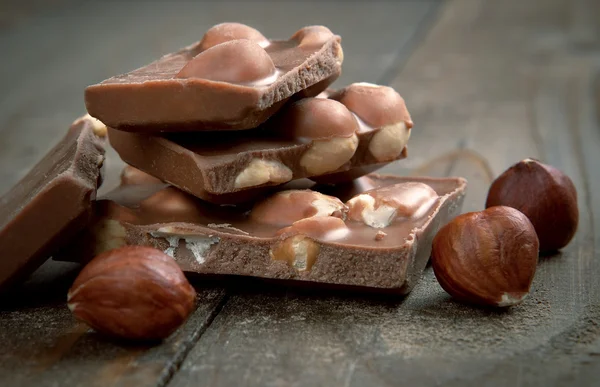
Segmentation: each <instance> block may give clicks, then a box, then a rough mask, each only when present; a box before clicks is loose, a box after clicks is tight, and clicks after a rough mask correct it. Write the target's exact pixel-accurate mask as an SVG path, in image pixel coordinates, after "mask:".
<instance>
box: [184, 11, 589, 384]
mask: <svg viewBox="0 0 600 387" xmlns="http://www.w3.org/2000/svg"><path fill="white" fill-rule="evenodd" d="M582 4H583V2H581V1H579V2H571V1H569V0H544V1H520V0H505V1H483V0H482V1H479V0H456V1H449V2H447V3H446V4H445V6H444V9H443V11H442V13H441V16H440V19H439V20H438V21H437V22H436V25H435V27H434V28H433V29H432V31H431V32H430V34H429V35H428V37H427V38H426V40H425V41H424V42H423V44H422V45H421V46H420V47H419V49H418V50H417V51H416V52H415V53H414V54H413V55H412V56H411V58H410V59H409V61H408V63H407V64H406V66H405V67H404V68H403V70H402V72H401V73H400V74H399V75H398V76H397V77H396V78H395V79H394V80H393V82H392V85H393V86H394V87H396V88H397V89H398V90H399V91H400V92H401V93H402V94H403V95H404V97H405V98H406V100H407V104H408V106H409V109H410V111H411V114H412V116H413V119H414V121H415V129H414V131H413V136H412V138H411V141H410V144H409V147H410V148H409V159H408V160H407V161H406V162H403V163H399V164H395V165H391V166H389V167H386V168H385V170H386V171H388V172H395V173H406V172H408V173H410V172H415V173H418V174H431V175H440V176H443V175H460V176H465V177H467V178H468V179H469V182H470V185H469V189H468V196H467V198H466V202H465V210H466V211H472V210H480V209H482V207H483V205H484V201H485V196H486V194H487V189H488V186H489V183H490V181H491V179H492V178H493V177H494V176H495V175H498V174H499V173H501V172H502V171H503V170H504V169H506V168H507V167H508V166H510V165H511V164H513V163H515V162H517V161H518V160H521V159H523V158H526V157H538V158H540V159H541V160H542V161H544V162H547V163H550V164H553V165H555V166H557V167H559V168H561V169H563V170H564V171H565V172H566V173H567V174H569V175H570V176H571V177H572V178H573V180H574V182H575V184H576V186H577V188H578V191H579V197H578V199H579V203H580V212H581V220H580V228H579V232H578V233H577V235H576V238H575V240H574V241H573V242H572V243H571V244H570V245H569V246H568V247H567V248H565V249H564V250H563V251H562V252H561V253H559V254H556V255H553V256H548V257H544V258H542V259H541V261H540V265H539V269H538V272H537V274H536V278H535V282H534V291H533V293H532V294H531V296H530V297H529V298H528V299H527V300H526V301H525V302H524V303H523V304H522V305H519V306H517V307H514V308H511V309H509V310H506V311H493V310H484V309H475V308H471V307H468V306H464V305H461V304H459V303H456V302H454V301H452V300H451V299H450V297H449V296H448V295H447V294H445V293H444V291H443V290H442V289H441V288H440V287H439V285H438V284H437V281H436V280H435V278H434V276H433V273H432V272H431V270H428V271H426V273H425V274H424V276H423V279H422V281H421V282H420V283H419V284H418V285H417V287H416V288H415V290H414V291H413V292H412V293H411V294H410V295H409V296H408V297H407V298H406V299H404V300H399V301H396V302H391V301H389V300H388V301H381V300H373V299H367V298H359V297H351V298H348V297H341V296H332V295H330V294H327V295H318V294H304V293H298V292H295V291H286V290H283V289H281V290H279V291H271V292H267V291H266V290H264V289H262V290H258V291H254V292H249V291H247V290H246V291H239V292H238V293H237V294H234V295H232V296H231V298H230V299H229V301H228V302H227V303H226V304H225V306H224V307H223V310H222V311H221V313H220V314H219V315H218V316H217V318H216V319H215V320H214V322H213V324H212V325H211V326H210V327H209V328H208V329H207V331H206V333H205V334H204V335H203V336H202V338H201V339H200V341H199V342H198V344H197V345H196V346H195V348H194V349H193V351H192V352H191V353H190V355H189V356H188V358H187V359H186V361H185V362H184V364H183V365H182V367H181V370H180V371H179V372H178V373H177V374H176V375H175V377H174V380H173V385H175V386H192V385H194V386H198V385H200V386H204V385H211V386H228V385H236V384H244V385H251V386H261V385H294V386H312V385H345V386H363V385H382V386H387V385H419V386H434V385H450V386H466V385H473V386H482V385H485V386H514V385H519V386H534V385H535V386H537V385H577V386H593V385H597V381H598V378H599V376H600V374H599V373H600V361H599V360H598V359H599V358H598V356H597V355H598V345H599V344H598V343H599V342H600V327H599V325H598V323H597V322H598V321H599V319H600V307H599V306H598V305H599V300H600V299H599V297H600V293H599V286H598V281H597V278H598V275H600V266H599V265H600V263H599V259H600V248H599V247H600V245H599V243H600V242H599V240H598V230H597V225H598V224H599V223H598V222H599V221H600V194H599V193H598V192H600V191H599V190H598V189H599V188H600V187H599V179H598V176H599V175H598V169H599V168H600V152H598V149H600V131H599V127H598V122H597V121H596V112H595V106H596V104H597V101H596V100H595V97H594V93H595V90H594V80H595V79H596V76H597V74H598V68H599V64H600V63H599V61H598V52H597V51H596V47H595V46H594V45H593V44H591V45H582V44H581V42H582V41H588V40H590V39H591V40H593V37H592V35H591V34H589V33H588V32H586V31H589V30H590V29H591V28H592V27H590V24H589V23H588V27H586V28H583V29H582V28H581V26H574V25H573V24H572V23H580V22H581V20H582V19H581V18H582V16H581V15H585V12H582V10H581V8H580V7H582V6H584V5H585V6H586V7H587V8H585V9H586V10H587V11H588V12H594V11H595V10H597V9H598V8H597V5H596V4H597V2H596V3H595V4H591V2H587V3H586V4H584V5H582ZM577 15H579V16H577ZM578 31H579V32H578ZM581 31H584V32H583V33H582V32H581ZM582 36H583V38H582ZM575 47H577V49H575Z"/></svg>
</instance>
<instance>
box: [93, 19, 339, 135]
mask: <svg viewBox="0 0 600 387" xmlns="http://www.w3.org/2000/svg"><path fill="white" fill-rule="evenodd" d="M340 41H341V39H340V37H339V36H337V35H334V34H333V33H332V32H331V31H330V30H329V29H328V28H326V27H323V26H310V27H304V28H302V29H300V30H299V31H297V32H296V33H295V34H294V35H293V36H292V37H291V38H290V39H289V40H284V41H281V40H267V39H266V38H265V37H264V36H263V35H262V34H261V33H260V32H259V31H257V30H255V29H254V28H251V27H249V26H246V25H243V24H239V23H223V24H219V25H216V26H214V27H213V28H211V29H210V30H208V31H207V32H206V34H205V35H204V37H203V38H202V40H201V41H199V42H197V43H195V44H192V45H191V46H188V47H186V48H184V49H182V50H181V51H179V52H176V53H172V54H168V55H166V56H164V57H162V58H160V59H158V60H157V61H155V62H153V63H151V64H149V65H147V66H145V67H142V68H140V69H137V70H135V71H132V72H130V73H127V74H123V75H118V76H115V77H113V78H110V79H107V80H105V81H103V82H101V83H100V84H97V85H92V86H89V87H88V88H87V89H86V91H85V102H86V106H87V109H88V112H89V113H90V114H91V115H92V116H94V117H96V118H98V119H100V120H101V121H103V122H104V123H105V124H107V125H108V126H110V127H112V128H118V129H120V130H128V131H136V132H162V131H166V132H171V131H198V130H215V129H225V130H227V129H249V128H254V127H256V126H258V125H259V124H261V123H262V122H264V121H265V120H266V119H267V118H268V117H270V116H271V115H272V114H273V113H275V112H276V111H277V110H278V109H279V108H281V107H282V106H283V104H284V103H285V101H286V100H287V99H288V98H290V97H291V96H293V95H294V94H298V95H299V96H316V95H317V94H319V93H320V92H321V91H322V90H324V89H325V88H326V87H327V86H328V85H330V84H331V83H332V82H333V81H334V80H335V79H336V78H337V77H338V76H339V75H340V73H341V65H342V61H343V52H342V47H341V45H340Z"/></svg>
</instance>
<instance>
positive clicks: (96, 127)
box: [73, 114, 108, 137]
mask: <svg viewBox="0 0 600 387" xmlns="http://www.w3.org/2000/svg"><path fill="white" fill-rule="evenodd" d="M82 121H88V122H89V123H90V124H91V125H92V131H93V132H94V134H95V135H96V136H98V137H106V135H107V134H108V129H107V128H106V125H104V123H103V122H102V121H100V120H99V119H97V118H94V117H92V116H90V115H89V114H86V115H84V116H82V117H79V118H78V119H76V120H75V122H73V125H75V124H78V123H80V122H82Z"/></svg>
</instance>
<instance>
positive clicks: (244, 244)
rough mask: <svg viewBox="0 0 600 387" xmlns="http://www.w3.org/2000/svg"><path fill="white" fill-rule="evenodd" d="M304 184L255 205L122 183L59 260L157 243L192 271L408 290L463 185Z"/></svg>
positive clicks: (379, 179) (374, 179) (376, 180)
mask: <svg viewBox="0 0 600 387" xmlns="http://www.w3.org/2000/svg"><path fill="white" fill-rule="evenodd" d="M303 184H304V185H303V186H302V185H298V184H296V187H295V189H294V190H291V191H289V190H288V191H281V192H278V193H276V194H274V195H272V196H270V197H268V198H266V199H265V200H264V201H262V202H259V203H256V204H255V205H254V206H251V207H248V206H216V205H211V204H208V203H206V202H203V201H201V200H198V199H197V198H194V197H192V196H190V195H187V194H186V193H184V192H181V191H179V190H177V189H175V188H173V187H167V188H165V187H164V186H161V185H157V184H148V185H144V184H138V185H134V186H131V185H125V186H121V187H120V188H118V189H117V190H116V191H113V192H112V193H111V194H110V195H109V196H108V197H106V198H103V199H102V200H100V201H99V202H98V206H97V218H96V222H95V225H94V226H93V227H92V228H91V231H90V233H89V234H88V235H87V236H86V238H84V239H83V240H82V241H81V242H80V245H79V246H76V247H74V248H73V249H72V250H70V251H68V252H65V253H64V254H62V255H61V259H71V260H72V259H77V260H81V261H85V260H87V259H90V258H91V257H93V256H94V255H95V254H97V253H100V252H101V251H104V250H106V249H111V248H115V247H119V246H122V245H128V244H129V245H143V246H153V247H156V248H158V249H161V250H163V251H164V252H165V253H167V254H169V255H170V256H172V257H174V259H175V260H176V261H177V263H178V264H179V265H180V266H181V267H182V269H183V270H185V271H188V272H194V273H201V274H221V275H245V276H254V277H261V278H270V279H278V280H298V281H310V282H313V283H322V284H337V285H343V286H358V287H369V288H376V289H379V290H381V291H392V292H396V293H399V294H405V293H408V292H409V291H410V290H411V289H412V287H413V286H414V284H415V283H416V281H417V280H418V279H419V277H420V275H421V272H422V270H423V269H424V267H425V265H426V263H427V261H428V259H429V254H430V250H431V241H432V238H433V236H434V235H435V233H436V232H437V230H438V229H439V227H440V226H441V225H443V224H445V223H446V222H448V221H449V220H450V219H451V218H452V217H454V216H455V215H457V214H458V213H459V211H460V207H461V205H462V200H463V196H464V191H465V186H466V181H465V180H464V179H461V178H446V179H435V178H412V177H411V178H405V177H397V176H380V175H369V176H365V177H362V178H360V179H358V180H356V181H354V182H351V183H348V184H345V185H337V186H317V185H315V184H314V183H310V182H309V181H306V180H305V181H303ZM307 189H310V190H307ZM332 194H333V195H335V196H332ZM327 195H330V196H327Z"/></svg>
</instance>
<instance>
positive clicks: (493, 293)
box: [431, 206, 539, 307]
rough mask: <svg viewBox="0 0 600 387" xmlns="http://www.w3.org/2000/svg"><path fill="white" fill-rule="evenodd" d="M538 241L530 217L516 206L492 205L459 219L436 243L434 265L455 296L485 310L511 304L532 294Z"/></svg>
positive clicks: (443, 283) (433, 254) (444, 229)
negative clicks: (485, 308)
mask: <svg viewBox="0 0 600 387" xmlns="http://www.w3.org/2000/svg"><path fill="white" fill-rule="evenodd" d="M538 248H539V242H538V238H537V235H536V233H535V229H534V228H533V225H532V224H531V222H530V221H529V219H528V218H527V217H526V216H525V215H524V214H523V213H521V212H520V211H518V210H515V209H514V208H511V207H504V206H497V207H490V208H488V209H486V210H484V211H481V212H470V213H466V214H463V215H460V216H458V217H456V218H455V219H454V220H453V221H451V222H450V223H449V224H447V225H446V226H444V227H442V228H441V229H440V231H439V232H438V233H437V235H436V236H435V238H434V239H433V248H432V251H431V263H432V266H433V271H434V273H435V276H436V278H437V279H438V282H439V283H440V285H441V286H442V288H444V290H445V291H446V292H448V293H449V294H450V295H451V296H453V297H454V298H456V299H458V300H461V301H464V302H467V303H472V304H478V305H485V306H499V307H505V306H511V305H515V304H518V303H520V302H521V301H522V300H523V299H524V298H525V297H526V296H527V294H528V293H529V289H530V286H531V282H532V281H533V277H534V275H535V270H536V266H537V261H538Z"/></svg>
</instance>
